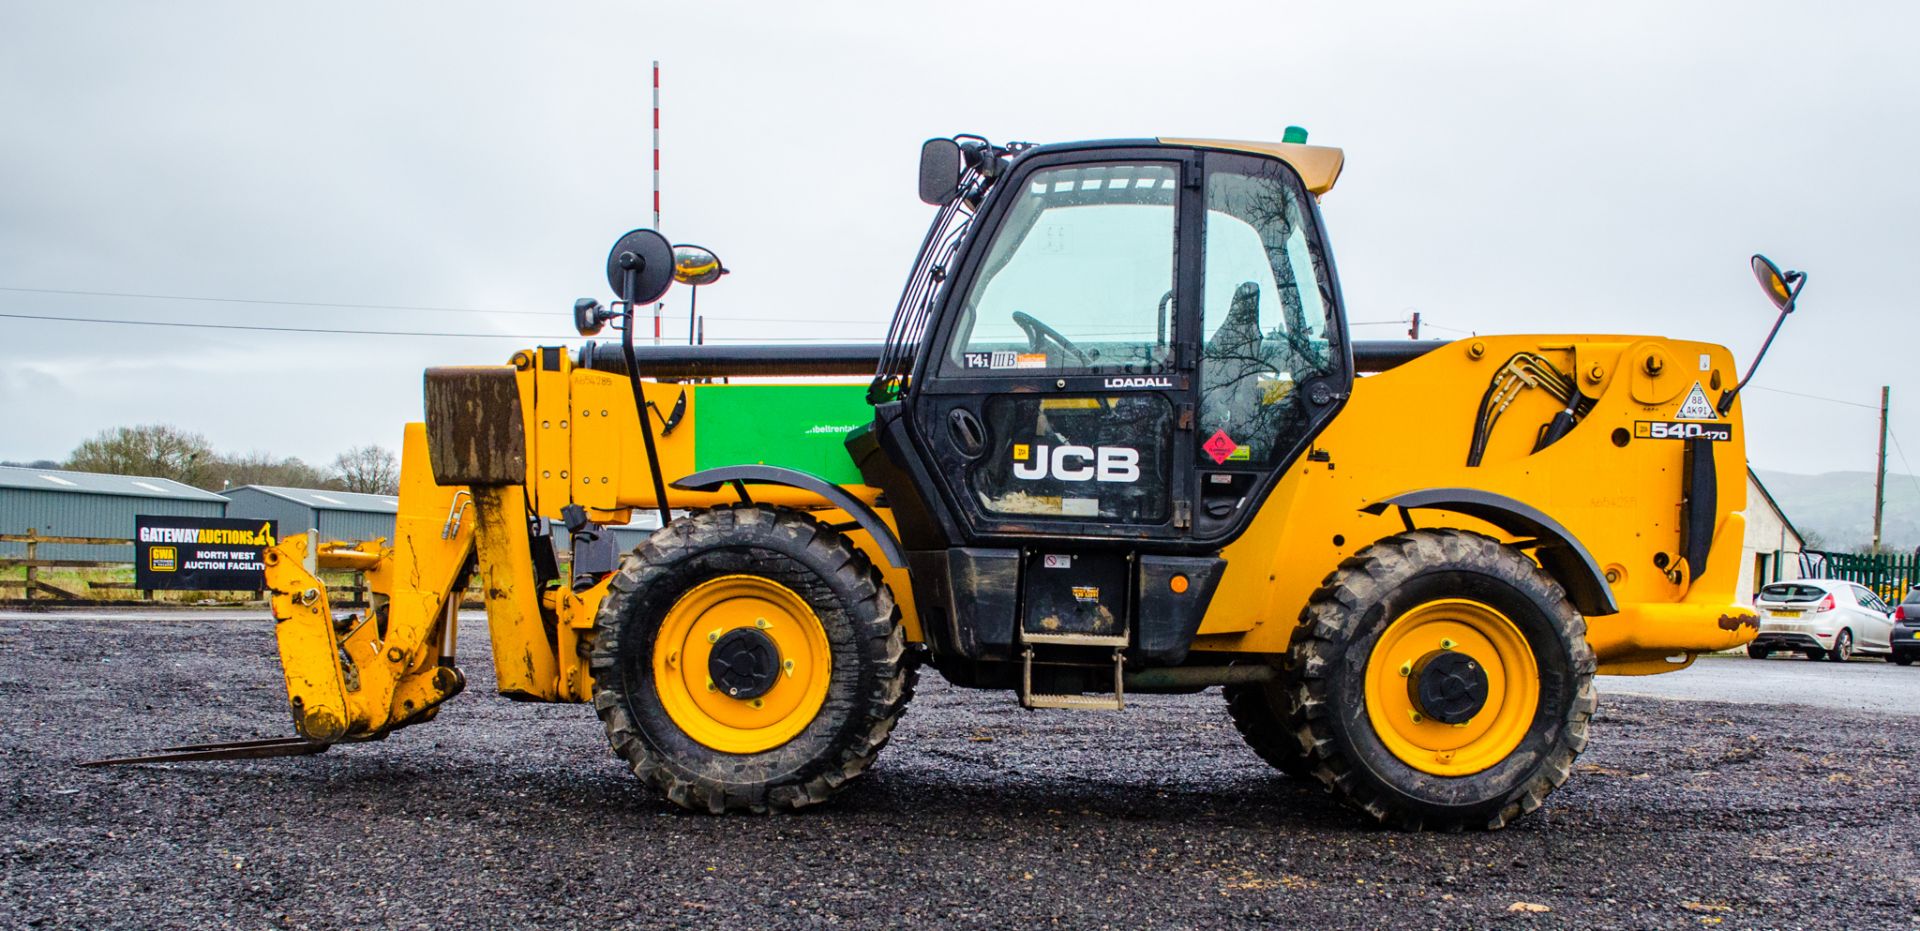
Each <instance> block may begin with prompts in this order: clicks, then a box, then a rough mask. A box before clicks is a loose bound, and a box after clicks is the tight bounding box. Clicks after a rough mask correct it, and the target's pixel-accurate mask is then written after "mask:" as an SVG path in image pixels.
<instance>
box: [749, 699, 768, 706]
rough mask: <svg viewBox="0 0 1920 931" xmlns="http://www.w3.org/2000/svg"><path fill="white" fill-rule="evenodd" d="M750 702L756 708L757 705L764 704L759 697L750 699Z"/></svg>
mask: <svg viewBox="0 0 1920 931" xmlns="http://www.w3.org/2000/svg"><path fill="white" fill-rule="evenodd" d="M750 704H752V705H753V706H754V707H755V708H758V707H760V706H761V705H764V704H766V702H763V701H761V700H760V699H758V698H756V699H754V700H753V701H752V702H751V703H750Z"/></svg>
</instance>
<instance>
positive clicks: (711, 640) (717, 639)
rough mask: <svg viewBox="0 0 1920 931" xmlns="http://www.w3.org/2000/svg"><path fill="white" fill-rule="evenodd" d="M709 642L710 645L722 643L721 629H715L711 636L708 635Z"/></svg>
mask: <svg viewBox="0 0 1920 931" xmlns="http://www.w3.org/2000/svg"><path fill="white" fill-rule="evenodd" d="M707 642H708V643H719V642H720V630H719V628H715V629H714V631H713V633H710V634H708V635H707Z"/></svg>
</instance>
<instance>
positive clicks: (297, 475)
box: [206, 451, 345, 491]
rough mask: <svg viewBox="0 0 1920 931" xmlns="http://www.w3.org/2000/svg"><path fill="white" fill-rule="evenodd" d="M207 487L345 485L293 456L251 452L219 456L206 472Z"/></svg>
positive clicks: (325, 486)
mask: <svg viewBox="0 0 1920 931" xmlns="http://www.w3.org/2000/svg"><path fill="white" fill-rule="evenodd" d="M206 478H207V484H206V487H207V488H210V489H212V490H214V491H222V490H224V489H228V488H238V487H240V486H241V485H283V486H287V487H290V488H336V489H343V490H344V488H345V486H344V485H343V484H342V483H341V482H340V480H339V479H337V478H335V477H333V476H332V475H329V474H328V473H327V472H326V471H324V470H322V469H320V468H318V467H316V466H311V465H308V464H307V463H306V462H305V461H303V460H301V459H297V458H294V457H291V456H289V457H287V458H285V459H275V458H273V456H272V454H270V453H264V452H258V451H255V452H251V453H247V454H245V455H239V456H220V457H218V458H217V459H216V460H215V461H214V463H213V465H212V467H211V468H209V469H208V470H207V476H206Z"/></svg>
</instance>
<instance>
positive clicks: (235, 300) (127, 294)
mask: <svg viewBox="0 0 1920 931" xmlns="http://www.w3.org/2000/svg"><path fill="white" fill-rule="evenodd" d="M0 291H12V292H15V293H19V294H61V295H68V296H74V297H114V298H131V299H136V300H147V301H199V302H203V303H208V304H265V305H271V306H275V307H331V308H344V309H348V310H417V311H422V312H425V313H434V314H503V315H507V316H516V317H564V316H566V313H567V312H566V310H564V309H562V310H505V309H501V308H486V307H433V306H427V305H421V304H349V303H340V302H337V301H288V300H277V299H273V298H251V297H207V296H204V295H192V294H147V293H142V292H137V291H80V290H74V289H70V288H15V287H0ZM707 319H709V320H729V321H736V320H737V321H739V322H742V323H852V324H861V325H866V326H876V325H879V324H882V323H885V322H886V321H884V320H817V319H798V318H794V317H728V316H711V315H709V316H708V317H707Z"/></svg>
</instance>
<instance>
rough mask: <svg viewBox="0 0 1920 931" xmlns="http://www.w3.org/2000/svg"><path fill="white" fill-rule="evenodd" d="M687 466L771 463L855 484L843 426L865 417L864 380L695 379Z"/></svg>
mask: <svg viewBox="0 0 1920 931" xmlns="http://www.w3.org/2000/svg"><path fill="white" fill-rule="evenodd" d="M693 416H694V420H695V424H694V427H695V429H694V434H693V467H694V469H695V470H704V469H715V468H719V467H721V466H731V465H772V466H780V467H782V468H787V469H795V470H798V471H801V472H806V473H809V474H812V475H817V476H819V477H821V478H823V479H826V480H827V481H829V482H832V483H834V484H836V485H859V484H861V479H860V471H859V470H858V469H856V468H854V465H853V459H852V458H851V457H849V456H848V455H847V447H846V445H845V444H846V440H847V434H849V433H852V432H853V431H854V430H855V429H856V428H858V427H862V426H865V425H866V424H869V423H871V422H873V407H872V406H871V405H869V404H868V403H867V386H866V385H862V384H851V385H697V386H695V387H694V389H693Z"/></svg>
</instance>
